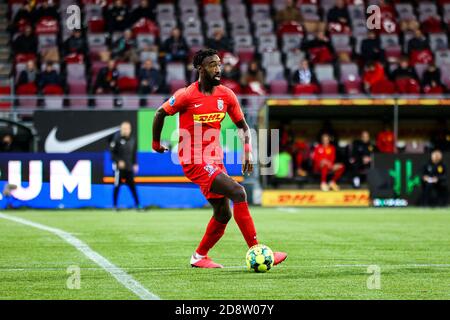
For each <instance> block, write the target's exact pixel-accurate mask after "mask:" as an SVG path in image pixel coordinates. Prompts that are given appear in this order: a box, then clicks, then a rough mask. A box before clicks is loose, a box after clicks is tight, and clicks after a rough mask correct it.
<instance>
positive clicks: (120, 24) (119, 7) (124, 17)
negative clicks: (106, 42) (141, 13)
mask: <svg viewBox="0 0 450 320" xmlns="http://www.w3.org/2000/svg"><path fill="white" fill-rule="evenodd" d="M102 6H103V18H104V19H105V22H106V27H107V30H108V31H109V32H110V33H113V32H119V31H124V30H125V29H126V28H127V27H128V24H129V14H128V7H127V6H126V5H124V3H123V1H122V0H115V1H114V4H113V5H112V6H111V7H110V8H108V3H107V1H106V0H105V1H104V2H103V3H102Z"/></svg>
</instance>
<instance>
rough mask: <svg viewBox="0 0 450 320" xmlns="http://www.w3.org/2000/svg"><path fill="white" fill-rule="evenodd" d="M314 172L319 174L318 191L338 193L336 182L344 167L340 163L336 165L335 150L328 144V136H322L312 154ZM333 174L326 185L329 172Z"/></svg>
mask: <svg viewBox="0 0 450 320" xmlns="http://www.w3.org/2000/svg"><path fill="white" fill-rule="evenodd" d="M312 161H313V169H314V172H316V173H320V189H322V191H329V190H330V189H331V190H333V191H338V190H339V186H338V185H337V183H336V182H337V180H339V178H340V177H341V176H342V174H343V173H344V170H345V167H344V165H343V164H342V163H336V148H335V147H334V146H333V145H332V144H330V136H329V135H328V134H323V135H322V137H321V143H320V144H318V145H317V146H316V147H315V148H314V151H313V154H312ZM330 171H331V172H333V173H334V175H333V178H332V179H331V181H330V183H327V177H328V173H329V172H330Z"/></svg>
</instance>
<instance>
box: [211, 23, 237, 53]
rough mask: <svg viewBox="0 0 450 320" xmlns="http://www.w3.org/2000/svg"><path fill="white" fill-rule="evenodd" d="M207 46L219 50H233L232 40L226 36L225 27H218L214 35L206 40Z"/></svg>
mask: <svg viewBox="0 0 450 320" xmlns="http://www.w3.org/2000/svg"><path fill="white" fill-rule="evenodd" d="M206 46H207V47H209V48H211V49H214V50H217V51H225V52H232V51H233V46H232V45H231V40H230V39H229V38H228V37H226V36H225V32H224V30H223V29H216V30H215V31H214V33H213V37H212V38H209V39H208V40H207V41H206Z"/></svg>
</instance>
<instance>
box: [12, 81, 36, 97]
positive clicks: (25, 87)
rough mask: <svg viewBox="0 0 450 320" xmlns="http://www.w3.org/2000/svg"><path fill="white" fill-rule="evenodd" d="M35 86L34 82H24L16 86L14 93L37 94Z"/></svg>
mask: <svg viewBox="0 0 450 320" xmlns="http://www.w3.org/2000/svg"><path fill="white" fill-rule="evenodd" d="M37 91H38V90H37V87H36V85H35V84H34V83H25V84H21V85H20V86H18V87H17V90H16V94H18V95H35V94H37Z"/></svg>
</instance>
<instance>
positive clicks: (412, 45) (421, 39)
mask: <svg viewBox="0 0 450 320" xmlns="http://www.w3.org/2000/svg"><path fill="white" fill-rule="evenodd" d="M425 49H430V44H429V43H428V39H427V37H425V35H424V34H423V33H422V30H420V28H417V29H416V30H415V32H414V37H413V38H411V39H410V40H409V41H408V53H411V52H412V51H413V50H417V51H421V50H425Z"/></svg>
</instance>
